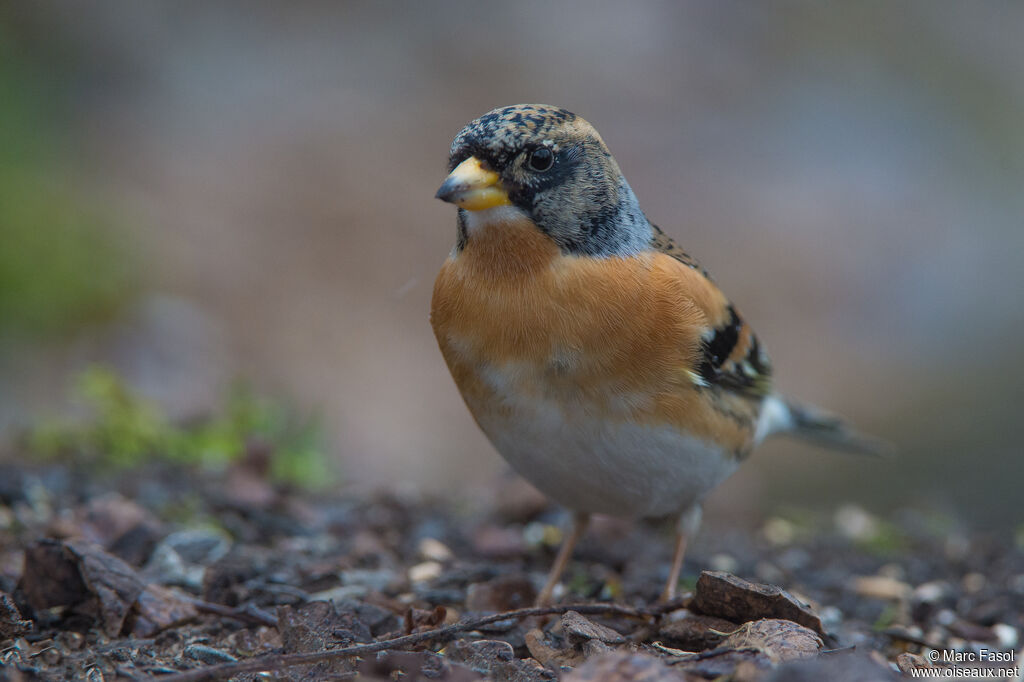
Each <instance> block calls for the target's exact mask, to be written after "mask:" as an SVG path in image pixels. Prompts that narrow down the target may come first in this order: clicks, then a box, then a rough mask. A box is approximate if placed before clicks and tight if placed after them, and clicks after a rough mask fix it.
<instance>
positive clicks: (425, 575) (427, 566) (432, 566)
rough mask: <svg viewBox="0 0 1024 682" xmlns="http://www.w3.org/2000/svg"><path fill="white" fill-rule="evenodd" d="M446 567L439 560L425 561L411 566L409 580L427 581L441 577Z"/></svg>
mask: <svg viewBox="0 0 1024 682" xmlns="http://www.w3.org/2000/svg"><path fill="white" fill-rule="evenodd" d="M442 572H444V567H443V566H442V565H441V564H440V563H438V562H437V561H424V562H423V563H421V564H416V565H415V566H412V567H410V568H409V581H410V582H414V583H426V582H430V581H431V580H436V579H437V578H440V577H441V573H442Z"/></svg>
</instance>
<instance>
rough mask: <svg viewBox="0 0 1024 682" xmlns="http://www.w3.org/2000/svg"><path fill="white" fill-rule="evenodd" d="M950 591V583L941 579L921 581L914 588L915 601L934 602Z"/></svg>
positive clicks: (922, 602)
mask: <svg viewBox="0 0 1024 682" xmlns="http://www.w3.org/2000/svg"><path fill="white" fill-rule="evenodd" d="M948 593H949V585H948V584H947V583H945V582H943V581H941V580H933V581H932V582H928V583H921V584H920V585H918V586H917V587H915V588H914V601H916V602H919V603H921V604H934V603H935V602H937V601H939V600H940V599H942V598H943V597H945V596H946V595H947V594H948Z"/></svg>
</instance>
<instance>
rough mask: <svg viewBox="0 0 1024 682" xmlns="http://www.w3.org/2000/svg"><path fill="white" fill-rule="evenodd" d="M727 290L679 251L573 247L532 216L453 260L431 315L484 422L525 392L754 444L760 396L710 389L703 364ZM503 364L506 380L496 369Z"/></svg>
mask: <svg viewBox="0 0 1024 682" xmlns="http://www.w3.org/2000/svg"><path fill="white" fill-rule="evenodd" d="M721 298H722V294H721V293H720V292H719V291H718V290H717V289H716V288H715V287H714V286H713V285H711V284H710V283H708V282H707V280H706V279H705V278H703V277H702V276H701V275H700V273H698V272H696V271H694V270H692V269H690V268H687V267H686V266H685V265H683V264H681V263H679V262H678V261H676V260H674V259H672V258H671V257H668V256H665V255H663V254H660V253H656V252H650V253H644V254H641V255H637V256H633V257H628V258H602V259H598V258H588V257H575V256H565V255H563V254H562V253H561V252H560V250H559V249H558V247H557V246H556V245H555V244H554V243H553V242H552V241H551V240H550V239H549V238H548V237H546V236H545V235H544V234H542V233H541V232H540V231H539V230H537V229H536V227H534V226H533V225H532V224H531V223H529V222H528V221H522V222H519V223H510V224H503V225H494V226H488V227H485V228H483V229H481V230H479V231H478V232H476V233H474V234H473V235H472V236H471V238H470V239H469V240H468V241H467V243H466V246H465V248H464V249H463V250H462V251H461V252H460V253H457V254H453V256H452V257H450V258H449V259H448V260H447V261H446V262H445V264H444V266H443V267H442V269H441V272H440V274H439V275H438V278H437V281H436V283H435V285H434V296H433V302H432V309H431V323H432V325H433V327H434V333H435V335H436V336H437V340H438V343H439V345H440V347H441V352H442V354H443V355H444V358H445V361H446V362H447V363H448V367H449V369H450V370H451V373H452V376H453V378H454V379H455V382H456V384H457V385H458V387H459V390H460V391H461V392H462V395H463V398H464V399H465V401H466V404H467V405H468V406H469V409H470V411H471V412H472V413H473V415H474V417H476V418H477V421H478V422H479V421H480V420H481V417H482V416H483V415H485V414H487V413H500V412H502V411H508V410H511V409H513V408H512V407H510V401H509V400H508V399H507V398H508V396H507V395H506V393H507V392H514V393H515V396H516V398H517V399H518V400H522V399H529V398H530V397H531V396H534V397H537V398H538V399H540V398H544V399H547V400H551V399H554V400H555V401H556V403H557V402H562V403H565V404H567V405H569V404H572V405H583V406H586V409H588V410H589V411H590V413H592V414H593V413H594V412H597V413H598V414H601V415H602V417H604V418H607V419H610V420H631V421H633V422H639V423H648V424H652V425H659V426H661V425H670V426H673V427H675V428H677V429H679V430H681V431H684V432H687V433H690V434H692V435H693V436H696V437H698V438H702V439H707V440H709V441H712V442H716V443H720V444H721V445H722V446H723V447H725V448H726V449H728V450H731V451H733V452H736V453H743V452H746V450H748V449H749V447H750V445H751V441H752V437H753V428H752V424H751V423H749V422H750V420H749V419H746V418H744V419H738V418H737V414H738V413H739V412H742V413H743V415H740V416H744V415H745V417H750V416H751V414H753V416H755V417H756V406H753V405H750V404H749V403H747V402H746V401H742V400H738V399H737V400H735V401H734V400H733V399H732V398H731V397H730V396H724V397H723V396H721V395H718V396H714V395H712V394H713V392H714V389H698V388H697V387H696V386H695V384H694V381H693V375H692V374H691V370H692V369H693V368H695V367H697V365H698V358H699V353H700V334H701V331H702V330H703V329H704V328H705V325H707V324H708V323H711V324H714V323H715V322H716V320H709V319H708V316H707V315H706V314H705V312H704V311H705V310H716V309H718V308H720V307H722V306H721V305H720V304H721V300H720V299H721ZM498 368H500V369H501V370H502V376H503V377H505V380H504V382H503V384H502V385H500V386H496V385H495V382H494V381H491V380H489V379H488V377H489V373H490V372H491V371H492V370H494V369H498ZM508 377H512V380H511V384H510V383H509V380H508ZM723 405H724V406H725V408H726V409H724V410H723V409H722V408H723ZM730 412H732V413H733V414H732V415H730Z"/></svg>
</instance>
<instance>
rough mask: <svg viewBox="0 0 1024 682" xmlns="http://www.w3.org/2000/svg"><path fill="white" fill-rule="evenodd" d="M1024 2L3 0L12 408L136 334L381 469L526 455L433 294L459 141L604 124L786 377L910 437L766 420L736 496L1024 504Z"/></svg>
mask: <svg viewBox="0 0 1024 682" xmlns="http://www.w3.org/2000/svg"><path fill="white" fill-rule="evenodd" d="M1022 28H1024V5H1022V4H1020V3H1008V2H1007V3H985V4H975V3H962V2H946V1H935V0H918V1H915V2H905V3H899V4H893V3H890V2H880V1H879V2H861V3H813V2H804V3H800V2H785V3H771V4H767V3H742V2H721V1H720V0H708V1H706V2H689V3H675V2H640V3H628V4H627V3H592V2H557V3H548V2H541V1H532V2H506V3H479V2H443V3H416V4H414V3H398V2H346V3H335V2H292V3H271V2H241V1H238V2H218V3H205V2H139V1H137V0H123V1H120V2H99V3H87V4H71V3H53V2H21V3H16V2H10V3H3V4H2V5H0V426H2V428H3V429H5V430H6V431H7V433H9V434H11V433H16V432H17V431H18V430H19V429H21V428H23V427H24V426H25V425H27V424H32V423H35V422H36V421H37V420H38V419H39V418H40V416H41V415H52V414H59V413H61V411H62V410H66V409H68V408H69V405H68V402H67V387H68V385H69V383H70V382H71V381H72V379H73V377H75V376H78V375H80V373H81V371H82V369H83V368H85V367H88V366H91V365H93V364H94V363H103V364H106V365H109V366H112V367H114V368H116V370H117V371H118V372H119V373H120V374H121V375H122V376H123V377H124V378H125V380H126V381H127V383H128V384H129V385H130V386H132V387H133V388H134V390H137V391H138V392H139V393H140V394H141V395H143V396H145V397H146V398H147V399H148V400H152V401H154V403H155V404H159V405H161V406H162V410H164V411H166V413H167V414H168V415H170V418H172V419H188V418H191V417H194V416H195V415H198V414H203V413H204V412H206V411H208V410H209V409H211V407H212V406H214V405H216V404H218V401H220V399H221V396H223V394H224V390H225V388H226V387H227V386H228V385H229V384H230V382H231V381H232V380H233V379H234V378H236V377H245V378H247V379H249V380H250V381H252V382H253V383H254V384H255V385H256V386H258V387H259V389H260V390H261V391H263V392H265V393H270V394H272V395H279V396H284V397H286V399H287V400H289V401H290V402H293V403H294V404H295V405H296V406H297V409H298V410H300V411H308V412H309V413H318V414H319V415H320V416H321V417H322V426H323V428H324V430H325V432H326V436H327V437H328V439H329V442H330V444H331V445H330V452H332V453H336V455H337V458H338V459H339V461H340V465H341V469H342V471H343V472H344V476H345V480H346V482H347V483H346V485H349V486H373V487H376V486H381V485H383V486H391V485H402V486H406V485H415V486H417V487H421V488H424V489H426V490H430V491H446V490H458V489H460V488H457V487H456V485H455V484H459V485H460V486H461V485H464V484H474V483H479V482H481V481H484V480H487V479H488V478H489V477H491V476H493V475H494V473H495V472H496V471H498V470H499V469H500V468H501V466H502V464H501V460H500V459H499V458H498V456H497V455H496V454H495V453H494V452H493V450H492V449H491V447H490V445H489V444H488V443H487V441H486V440H485V439H484V437H483V436H482V435H481V434H479V433H478V432H477V430H476V428H475V426H474V425H473V423H472V420H471V419H470V417H469V414H468V413H467V412H466V410H465V408H464V407H463V406H462V404H461V401H460V399H459V397H458V394H457V392H456V390H455V388H454V386H453V385H452V382H451V379H450V377H449V376H448V373H447V370H446V369H445V367H444V364H443V362H442V360H441V357H440V355H439V353H438V352H437V349H436V345H435V343H434V340H433V337H432V334H431V331H430V328H429V324H428V321H427V313H428V307H429V298H430V290H431V285H432V282H433V278H434V276H435V274H436V272H437V270H438V268H439V266H440V264H441V262H442V260H443V259H444V258H445V256H446V255H447V252H448V250H449V248H450V246H451V244H452V242H453V238H454V212H453V210H452V209H451V207H450V206H447V205H444V204H441V203H440V202H437V201H434V200H433V199H432V195H433V192H434V190H435V189H436V187H437V185H438V184H439V183H440V182H441V180H442V179H443V176H444V168H445V161H446V153H447V149H448V145H449V143H450V140H451V138H452V136H453V135H454V134H455V133H456V132H457V131H458V130H459V129H460V128H461V127H462V125H463V124H464V123H466V122H467V121H469V120H470V119H471V118H473V117H475V116H478V115H479V114H481V113H483V112H485V111H487V110H489V109H491V108H493V107H496V106H499V105H506V104H513V103H517V102H526V101H532V102H546V103H551V104H557V105H560V106H564V107H566V108H568V109H571V110H573V111H575V112H577V113H579V114H580V115H582V116H584V117H585V118H587V119H588V120H590V121H591V122H592V123H593V124H594V125H595V126H596V127H597V128H598V130H600V132H601V134H602V136H603V137H604V139H605V140H606V142H607V143H608V144H609V146H610V147H611V149H612V152H613V153H614V154H615V155H616V157H617V159H618V161H619V163H620V165H621V166H622V167H623V169H624V171H625V173H626V175H627V177H628V178H629V180H630V182H631V184H632V186H633V188H634V189H635V190H636V192H637V194H638V195H639V197H640V199H641V202H642V204H643V206H644V208H645V211H646V212H647V214H648V216H649V217H651V219H652V220H654V221H655V222H657V223H659V224H660V225H661V226H662V227H663V228H665V230H666V231H667V232H669V233H670V234H671V235H672V236H674V237H676V238H677V239H678V241H680V242H681V243H682V244H683V245H684V247H685V248H687V250H688V251H690V252H691V253H694V254H696V255H697V256H698V257H699V258H700V259H701V260H702V262H703V264H704V265H706V266H707V267H708V268H709V270H710V271H711V272H712V273H713V274H714V276H715V277H716V280H717V281H718V282H719V283H720V284H722V285H723V287H724V288H725V290H726V291H727V292H728V293H729V294H730V296H731V297H732V298H733V299H734V300H735V301H736V302H737V304H738V306H739V307H740V308H741V309H742V310H743V311H744V312H745V313H746V316H747V317H748V318H749V319H750V320H751V321H752V323H753V324H754V326H755V328H756V329H757V330H758V331H759V334H760V336H761V338H762V339H763V340H764V341H765V343H766V345H767V347H768V349H769V350H770V352H771V353H772V356H773V358H774V361H775V365H776V368H777V376H778V383H779V386H780V387H781V388H782V389H783V390H785V391H786V392H788V393H790V394H792V395H794V396H798V397H800V398H802V399H804V400H808V401H812V402H815V403H818V404H820V405H822V406H827V407H828V408H830V409H833V410H835V411H838V412H841V413H843V414H845V415H847V416H849V417H850V418H851V419H853V420H855V421H856V422H857V423H858V424H859V425H860V426H862V427H863V428H864V429H866V430H869V431H872V432H874V433H876V434H878V435H881V436H884V437H886V438H889V439H891V440H893V441H895V442H896V443H897V444H898V446H899V448H900V450H901V456H900V457H899V458H898V459H896V460H894V461H891V462H889V461H885V462H877V461H865V460H862V459H852V458H847V457H842V456H837V455H832V454H827V453H820V452H816V451H812V450H809V449H805V448H803V447H798V446H795V445H793V444H790V443H785V442H781V441H780V442H776V443H772V444H770V445H768V446H766V447H764V448H762V450H761V451H759V452H758V453H757V454H756V455H755V457H754V458H753V459H752V461H751V462H750V463H749V464H747V465H746V466H745V467H744V469H743V470H742V471H740V472H739V473H738V474H737V475H736V476H735V477H734V478H733V479H732V480H731V481H730V482H729V483H727V484H726V485H725V486H724V487H723V488H722V489H721V490H720V491H719V492H717V493H716V494H715V495H714V496H713V498H712V500H711V504H710V507H711V509H710V510H709V515H711V514H714V515H716V516H717V517H718V518H720V519H736V520H742V519H752V518H756V515H757V514H758V513H759V512H761V511H763V510H766V509H775V508H777V507H779V506H780V505H794V504H809V505H820V506H824V507H831V506H832V505H835V504H837V503H842V502H854V503H857V504H860V505H863V506H866V507H868V508H871V509H874V510H876V511H879V512H883V513H885V512H888V511H890V510H893V509H895V508H898V507H906V506H911V507H918V508H924V509H933V510H939V511H941V512H943V513H951V514H954V515H956V516H959V517H963V518H967V519H969V520H970V521H972V522H973V523H975V524H978V525H985V524H988V525H997V526H1009V525H1013V524H1016V523H1019V522H1020V521H1021V512H1020V495H1021V491H1022V490H1024V487H1022V484H1024V447H1022V441H1024V428H1022V427H1021V425H1020V421H1021V420H1020V416H1019V413H1020V410H1021V407H1022V405H1024V388H1022V378H1024V359H1022V353H1021V343H1022V341H1021V339H1022V334H1024V304H1022V303H1021V295H1022V293H1024V267H1022V265H1021V262H1020V261H1021V257H1022V255H1024V192H1022V187H1024V40H1021V39H1020V36H1021V29H1022Z"/></svg>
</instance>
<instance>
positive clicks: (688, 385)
mask: <svg viewBox="0 0 1024 682" xmlns="http://www.w3.org/2000/svg"><path fill="white" fill-rule="evenodd" d="M448 163H449V170H450V174H449V175H448V177H447V179H446V180H445V181H444V184H442V185H441V188H440V189H439V190H438V191H437V198H438V199H441V200H443V201H446V202H449V203H452V204H455V205H456V206H457V207H458V220H457V236H456V243H455V248H454V249H453V250H452V252H451V254H450V255H449V257H448V259H447V260H446V261H445V263H444V265H443V267H442V268H441V272H440V274H439V275H438V277H437V281H436V283H435V284H434V294H433V300H432V304H431V315H430V319H431V324H432V325H433V328H434V334H435V335H436V337H437V341H438V344H439V345H440V347H441V353H442V354H443V355H444V359H445V362H447V364H448V368H449V370H451V373H452V377H453V378H454V379H455V383H456V385H457V386H458V388H459V391H460V392H461V393H462V397H463V399H464V400H465V402H466V405H467V407H468V408H469V411H470V412H471V413H472V415H473V418H474V419H475V420H476V423H477V424H478V425H479V426H480V428H481V429H482V430H483V432H484V433H485V434H486V435H487V437H488V438H489V439H490V441H491V443H493V444H494V447H495V448H496V449H497V450H498V452H499V453H500V454H501V455H502V456H503V457H504V458H505V459H506V460H507V461H508V463H509V464H511V465H512V468H513V469H515V470H516V471H517V472H518V473H519V474H520V475H522V476H524V477H525V478H526V479H528V480H529V481H530V482H531V483H533V484H534V485H535V486H536V487H537V488H539V489H540V490H541V491H542V492H544V493H545V494H546V495H548V496H549V497H551V498H552V499H554V500H556V501H557V502H559V503H561V504H563V505H565V506H566V507H568V508H569V509H570V510H572V511H573V512H574V523H573V528H572V532H571V533H570V535H569V536H568V538H567V539H566V540H565V541H564V543H563V544H562V547H561V549H560V550H559V553H558V556H557V558H556V560H555V564H554V566H553V567H552V570H551V573H550V575H549V578H548V581H547V584H546V586H545V587H544V589H543V590H542V591H541V593H540V596H539V598H538V603H540V604H545V603H548V602H549V601H550V599H551V595H552V591H553V589H554V588H555V586H556V585H557V583H558V581H559V579H560V577H561V574H562V571H563V570H564V568H565V565H566V563H567V561H568V559H569V557H570V555H571V553H572V550H573V547H574V545H575V543H576V541H577V540H578V539H579V537H580V536H581V535H582V534H583V532H584V529H585V528H586V525H587V521H588V519H589V518H590V515H591V514H594V513H600V514H610V515H613V516H619V517H632V518H648V517H650V518H659V517H669V518H675V519H677V520H678V525H677V538H676V547H675V552H674V556H673V559H672V565H671V569H670V571H669V577H668V582H667V584H666V585H665V589H664V591H663V593H662V597H663V599H671V598H672V597H673V596H674V595H675V589H676V584H677V582H678V579H679V571H680V567H681V565H682V561H683V555H684V553H685V550H686V544H687V540H688V539H689V538H690V537H691V536H692V534H693V533H694V532H695V531H696V529H697V526H698V525H699V522H700V516H701V506H700V505H701V501H702V500H703V498H704V497H705V496H706V495H707V494H708V493H709V492H710V491H711V490H712V489H713V488H715V486H717V485H718V484H720V483H721V482H722V481H723V480H725V478H726V477H728V476H729V475H730V474H731V473H732V472H733V471H735V470H736V468H737V467H738V466H739V465H740V463H741V462H743V461H744V459H746V457H747V456H748V455H749V454H750V452H751V450H752V449H753V448H754V447H755V446H756V445H757V444H758V443H760V442H761V441H762V440H763V439H764V438H766V437H767V436H770V435H772V434H777V433H788V434H793V435H796V436H800V437H804V438H806V439H809V440H812V441H814V442H817V443H819V444H822V445H826V446H830V447H835V448H840V449H846V450H853V451H864V452H877V451H879V450H880V449H882V447H883V445H882V444H881V443H880V442H879V441H875V440H874V439H872V438H869V437H866V436H863V435H861V434H858V433H857V432H855V431H853V430H852V429H850V428H849V427H847V426H846V425H845V424H844V423H843V422H841V421H840V420H838V419H836V418H835V417H832V416H830V415H827V414H825V413H823V412H820V411H818V410H816V409H813V408H808V407H804V406H800V405H798V404H797V403H794V402H792V401H790V400H787V399H785V398H783V397H781V396H779V395H778V394H776V393H774V392H773V391H772V381H771V378H772V370H771V364H770V363H769V360H768V356H767V355H766V353H765V350H764V348H763V346H762V345H761V344H760V342H759V341H758V339H757V337H756V336H755V335H754V332H753V331H752V330H751V329H750V326H749V325H748V324H747V323H746V322H745V321H744V319H743V317H742V315H741V314H740V312H739V310H738V309H737V308H736V306H734V305H733V304H732V303H731V302H730V301H729V299H728V298H726V296H725V294H723V293H722V291H721V290H720V289H719V288H718V286H716V285H715V283H714V282H712V280H711V279H710V278H709V276H708V274H707V272H706V271H705V270H704V269H703V268H702V267H701V266H700V265H699V264H698V263H697V261H695V260H694V259H693V258H692V257H690V256H689V255H688V254H687V253H686V252H684V251H683V250H682V249H680V248H679V247H678V246H677V245H676V244H675V243H674V242H673V241H672V239H671V238H669V237H668V236H667V235H666V234H665V233H664V232H662V231H661V229H659V228H658V226H656V225H654V224H653V223H651V222H650V221H649V220H648V219H647V217H646V216H645V215H644V213H643V211H642V210H640V204H639V203H638V201H637V198H636V195H634V194H633V190H632V189H630V186H629V183H628V182H626V178H625V177H623V175H622V171H621V170H619V166H618V164H617V163H616V162H615V159H614V158H612V155H611V153H609V151H608V148H607V147H606V146H605V143H604V141H603V140H602V139H601V136H600V135H598V134H597V131H596V130H595V129H594V128H593V127H592V126H591V125H590V124H589V123H587V122H586V121H585V120H583V119H582V118H580V117H579V116H576V115H575V114H573V113H571V112H568V111H566V110H564V109H559V108H557V107H552V106H547V105H542V104H521V105H517V106H510V107H504V108H500V109H495V110H493V111H491V112H489V113H487V114H484V115H483V116H481V117H480V118H478V119H476V120H475V121H472V122H471V123H469V125H467V126H466V127H465V128H463V129H462V131H461V132H459V134H458V135H456V137H455V140H454V142H452V146H451V150H450V154H449V159H448Z"/></svg>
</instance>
